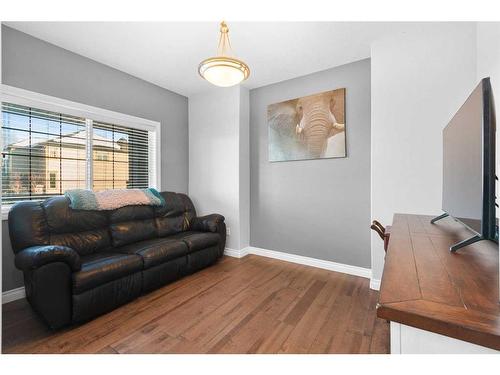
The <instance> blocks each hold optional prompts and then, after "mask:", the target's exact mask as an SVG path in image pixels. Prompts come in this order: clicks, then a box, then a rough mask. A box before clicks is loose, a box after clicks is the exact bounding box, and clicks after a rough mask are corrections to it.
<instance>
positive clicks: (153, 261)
mask: <svg viewBox="0 0 500 375" xmlns="http://www.w3.org/2000/svg"><path fill="white" fill-rule="evenodd" d="M114 251H116V252H118V253H123V254H136V255H139V256H141V258H142V260H143V263H144V269H147V268H150V267H154V266H157V265H159V264H161V263H165V262H168V261H170V260H172V259H176V258H180V257H182V256H185V255H186V254H187V253H188V247H187V245H186V243H185V242H184V241H181V240H178V239H173V238H169V237H165V238H154V239H151V240H146V241H141V242H136V243H133V244H130V245H126V246H122V247H118V248H116V249H115V250H114Z"/></svg>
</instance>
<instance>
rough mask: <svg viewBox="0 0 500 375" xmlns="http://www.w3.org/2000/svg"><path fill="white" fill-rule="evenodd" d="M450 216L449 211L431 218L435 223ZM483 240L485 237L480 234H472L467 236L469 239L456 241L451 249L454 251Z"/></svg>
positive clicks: (432, 222)
mask: <svg viewBox="0 0 500 375" xmlns="http://www.w3.org/2000/svg"><path fill="white" fill-rule="evenodd" d="M448 216H450V215H448V214H447V213H444V214H442V215H439V216H436V217H435V218H434V219H432V220H431V224H434V223H435V222H436V221H438V220H441V219H444V218H445V217H448ZM481 240H484V238H483V237H481V236H480V235H477V234H476V235H475V236H472V237H471V238H467V239H465V240H463V241H460V242H459V243H456V244H455V245H451V246H450V251H451V252H452V253H454V252H456V251H457V250H458V249H461V248H462V247H465V246H468V245H472V244H473V243H475V242H478V241H481Z"/></svg>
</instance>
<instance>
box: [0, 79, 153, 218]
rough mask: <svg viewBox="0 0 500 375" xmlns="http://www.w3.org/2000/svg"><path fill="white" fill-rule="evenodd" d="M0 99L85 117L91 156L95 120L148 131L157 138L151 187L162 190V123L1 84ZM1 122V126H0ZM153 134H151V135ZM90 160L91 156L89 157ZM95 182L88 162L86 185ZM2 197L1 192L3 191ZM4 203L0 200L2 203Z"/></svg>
mask: <svg viewBox="0 0 500 375" xmlns="http://www.w3.org/2000/svg"><path fill="white" fill-rule="evenodd" d="M1 94H2V95H1V100H2V102H6V103H12V104H17V105H24V106H27V107H33V108H38V109H43V110H46V111H52V112H57V113H64V114H67V115H72V116H76V117H81V118H85V123H86V126H87V131H90V132H89V134H88V136H87V148H88V150H90V152H87V155H92V152H91V151H92V133H91V132H92V124H93V121H100V122H106V123H110V124H116V125H123V126H126V127H130V128H134V129H140V130H147V131H150V132H153V133H154V138H155V143H156V144H155V151H156V152H155V153H154V154H153V153H150V155H149V160H150V161H151V163H149V168H150V171H149V172H150V174H149V186H150V187H154V188H156V189H158V190H160V191H161V123H160V122H158V121H153V120H148V119H144V118H141V117H136V116H131V115H126V114H124V113H120V112H114V111H110V110H107V109H103V108H99V107H93V106H90V105H86V104H82V103H78V102H73V101H70V100H66V99H61V98H57V97H54V96H49V95H45V94H40V93H37V92H34V91H29V90H24V89H20V88H18V87H14V86H9V85H1ZM1 121H2V120H1V119H0V125H2V126H3V124H1ZM150 134H151V133H150ZM87 157H89V156H87ZM152 164H154V165H155V167H156V168H155V170H151V168H152ZM91 181H92V163H91V162H89V160H87V186H91V185H89V184H90V183H91ZM0 194H1V192H0ZM0 202H1V201H0ZM10 207H11V206H10V205H6V206H4V205H2V219H3V220H5V219H7V215H8V213H9V210H10Z"/></svg>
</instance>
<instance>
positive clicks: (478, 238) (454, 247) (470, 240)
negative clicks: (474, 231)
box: [450, 235, 484, 253]
mask: <svg viewBox="0 0 500 375" xmlns="http://www.w3.org/2000/svg"><path fill="white" fill-rule="evenodd" d="M481 240H484V238H483V237H481V236H478V235H475V236H472V237H471V238H467V239H466V240H463V241H460V242H459V243H456V244H455V245H452V246H450V251H451V252H452V253H454V252H455V251H457V250H458V249H460V248H462V247H465V246H468V245H472V244H473V243H475V242H478V241H481Z"/></svg>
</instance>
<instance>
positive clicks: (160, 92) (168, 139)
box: [2, 26, 189, 291]
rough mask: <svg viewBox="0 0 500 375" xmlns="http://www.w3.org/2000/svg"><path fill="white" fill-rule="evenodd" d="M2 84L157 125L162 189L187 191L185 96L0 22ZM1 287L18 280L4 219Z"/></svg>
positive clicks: (13, 284)
mask: <svg viewBox="0 0 500 375" xmlns="http://www.w3.org/2000/svg"><path fill="white" fill-rule="evenodd" d="M2 83H4V84H7V85H11V86H16V87H20V88H23V89H26V90H31V91H35V92H39V93H42V94H46V95H52V96H55V97H59V98H63V99H67V100H72V101H75V102H79V103H83V104H87V105H92V106H96V107H100V108H104V109H108V110H112V111H116V112H121V113H126V114H128V115H132V116H138V117H142V118H146V119H150V120H154V121H159V122H161V125H162V134H161V135H162V155H161V174H162V189H163V190H170V191H177V192H184V193H186V192H187V191H188V168H189V165H188V153H189V150H188V147H189V143H188V99H187V98H186V97H184V96H182V95H179V94H176V93H174V92H171V91H168V90H165V89H163V88H161V87H159V86H156V85H153V84H151V83H148V82H146V81H143V80H141V79H138V78H135V77H133V76H131V75H129V74H126V73H123V72H121V71H119V70H116V69H113V68H111V67H109V66H106V65H103V64H100V63H98V62H96V61H93V60H90V59H87V58H85V57H83V56H80V55H77V54H75V53H72V52H70V51H67V50H65V49H62V48H59V47H57V46H55V45H52V44H49V43H46V42H44V41H42V40H40V39H36V38H34V37H32V36H29V35H27V34H24V33H21V32H19V31H17V30H14V29H12V28H9V27H6V26H2ZM2 227H3V229H4V232H3V233H4V236H3V243H2V262H3V272H2V275H3V276H2V280H3V283H2V289H3V290H4V291H5V290H10V289H13V288H17V287H19V286H21V285H22V275H21V273H20V272H19V271H17V270H16V269H15V268H14V266H13V264H14V262H13V256H12V250H11V247H10V242H9V239H8V235H7V233H8V232H7V231H5V230H6V229H7V226H6V223H5V222H4V223H3V225H2Z"/></svg>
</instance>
